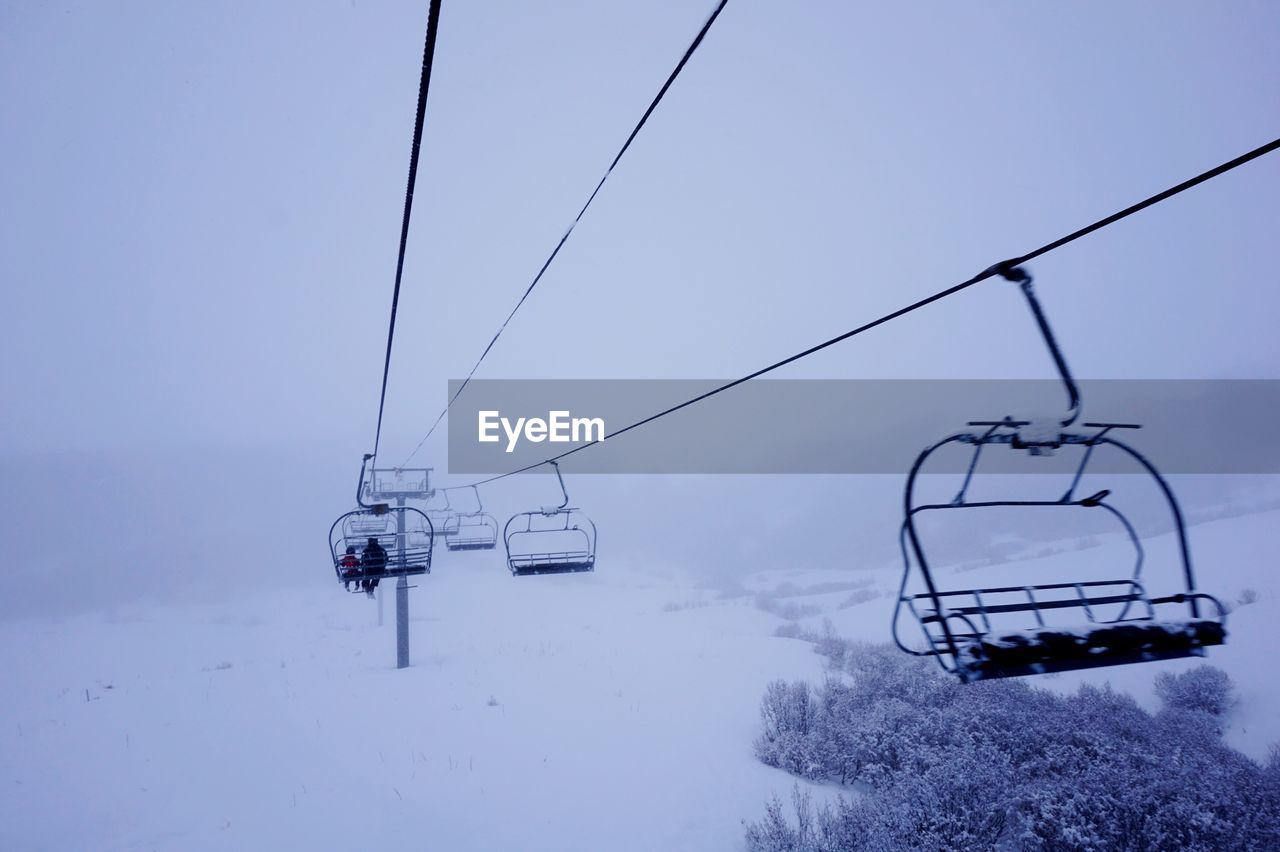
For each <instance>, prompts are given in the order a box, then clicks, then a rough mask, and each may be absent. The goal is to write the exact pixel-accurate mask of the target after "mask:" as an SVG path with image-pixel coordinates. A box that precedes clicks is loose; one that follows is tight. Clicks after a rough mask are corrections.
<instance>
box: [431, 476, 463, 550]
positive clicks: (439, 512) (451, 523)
mask: <svg viewBox="0 0 1280 852" xmlns="http://www.w3.org/2000/svg"><path fill="white" fill-rule="evenodd" d="M436 493H437V494H439V495H441V497H442V498H443V499H444V505H443V506H433V505H431V504H430V503H428V504H427V506H426V508H425V509H424V511H425V512H426V514H427V517H428V518H430V519H431V523H432V525H433V526H434V527H435V529H436V531H437V533H438V534H439V535H440V536H441V537H442V538H444V539H445V542H446V544H447V542H448V540H449V538H450V537H451V536H454V535H457V534H458V531H459V527H458V513H457V512H456V511H455V510H454V509H453V507H452V506H450V505H449V489H447V488H440V489H437V490H436Z"/></svg>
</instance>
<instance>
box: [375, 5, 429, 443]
mask: <svg viewBox="0 0 1280 852" xmlns="http://www.w3.org/2000/svg"><path fill="white" fill-rule="evenodd" d="M440 2H441V0H431V5H430V7H429V8H428V10H427V37H426V44H425V45H424V46H423V49H422V76H421V77H420V78H419V81H418V112H417V115H416V117H415V118H414V123H413V147H412V148H411V149H410V153H409V179H408V182H407V185H406V186H405V191H404V218H403V219H402V220H401V223H400V250H399V253H398V254H397V256H396V282H395V287H394V288H393V289H392V291H391V320H390V322H389V324H388V326H387V354H386V356H385V358H384V359H383V362H382V393H381V395H380V396H379V397H378V426H377V429H376V430H375V431H374V435H373V455H374V456H375V457H376V456H377V455H378V445H379V443H380V442H381V441H382V414H383V410H384V409H385V408H386V405H387V377H388V376H389V375H390V373H391V343H392V340H393V339H394V338H395V333H396V309H397V307H399V304H400V282H401V280H402V279H403V277H404V254H405V247H406V245H407V244H408V242H409V219H410V217H411V216H412V213H413V188H414V184H416V183H417V179H418V155H419V152H420V151H421V149H422V125H423V120H424V118H425V117H426V112H427V90H428V89H429V88H430V86H431V65H432V61H433V60H434V58H435V52H436V31H437V30H438V29H439V26H440Z"/></svg>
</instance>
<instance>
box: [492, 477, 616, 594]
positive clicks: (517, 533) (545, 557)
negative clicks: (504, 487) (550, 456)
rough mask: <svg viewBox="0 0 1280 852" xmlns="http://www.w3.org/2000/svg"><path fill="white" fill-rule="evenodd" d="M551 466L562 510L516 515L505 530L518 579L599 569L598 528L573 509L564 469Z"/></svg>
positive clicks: (554, 508) (512, 568)
mask: <svg viewBox="0 0 1280 852" xmlns="http://www.w3.org/2000/svg"><path fill="white" fill-rule="evenodd" d="M551 466H552V467H554V468H555V471H556V478H557V479H558V480H559V482H560V491H561V493H562V494H563V495H564V501H563V502H562V503H561V504H560V505H559V506H544V507H542V508H541V509H537V510H535V511H531V512H520V513H518V514H516V515H513V516H512V517H511V518H510V519H509V520H508V521H507V523H506V526H505V527H503V530H502V538H503V542H504V544H505V545H506V549H507V568H509V569H510V571H511V573H512V575H514V576H517V577H522V576H525V575H528V574H563V573H567V572H577V571H594V570H595V567H596V525H595V524H594V523H592V521H591V519H590V518H588V517H587V516H586V515H584V514H583V513H582V512H581V511H580V510H579V509H576V508H573V507H571V506H569V492H568V491H567V490H566V489H565V487H564V477H563V476H561V475H560V465H558V464H556V463H555V462H554V461H553V462H551Z"/></svg>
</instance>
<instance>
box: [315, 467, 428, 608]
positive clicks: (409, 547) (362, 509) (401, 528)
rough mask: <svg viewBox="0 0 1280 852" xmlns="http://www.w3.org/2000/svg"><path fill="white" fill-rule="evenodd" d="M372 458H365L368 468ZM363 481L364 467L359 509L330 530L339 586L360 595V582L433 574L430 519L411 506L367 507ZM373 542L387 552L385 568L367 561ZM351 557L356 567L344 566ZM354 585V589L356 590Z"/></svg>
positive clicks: (359, 492)
mask: <svg viewBox="0 0 1280 852" xmlns="http://www.w3.org/2000/svg"><path fill="white" fill-rule="evenodd" d="M369 458H370V456H365V464H367V463H368V461H369ZM364 477H365V465H361V468H360V481H359V483H358V484H357V485H356V503H357V506H358V507H359V508H357V509H354V510H353V511H350V512H347V513H346V514H343V515H340V516H339V517H338V519H337V520H336V521H334V522H333V526H331V527H329V555H330V557H331V558H332V561H333V570H334V573H335V574H336V575H337V577H338V582H339V583H341V584H343V586H344V587H346V588H348V590H349V591H360V583H359V581H360V580H365V579H373V578H377V579H384V578H387V577H401V576H408V575H414V574H429V573H431V551H432V546H433V544H434V542H435V530H434V528H433V527H432V525H431V519H430V518H428V517H427V515H426V514H425V513H423V512H421V511H419V510H418V509H415V508H412V507H410V506H389V505H388V504H386V503H373V504H369V503H365V502H364V500H363V496H364V494H365V493H366V483H365V478H364ZM371 540H372V541H376V542H377V543H378V545H379V546H380V547H381V548H382V549H383V550H384V551H386V564H385V565H384V566H377V565H376V564H375V565H373V566H370V565H369V564H368V561H367V560H365V559H364V556H365V550H366V549H367V548H368V546H369V542H370V541H371ZM349 549H350V550H351V551H352V552H351V553H350V554H349V553H348V550H349ZM352 555H353V556H355V557H356V560H355V561H356V562H357V564H356V565H354V566H351V565H344V564H343V562H344V560H346V559H347V557H348V556H352ZM347 561H349V560H347ZM351 584H354V585H355V589H354V590H353V589H351V588H350V586H351Z"/></svg>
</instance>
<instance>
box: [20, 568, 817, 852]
mask: <svg viewBox="0 0 1280 852" xmlns="http://www.w3.org/2000/svg"><path fill="white" fill-rule="evenodd" d="M322 567H323V566H322ZM317 576H318V582H317V584H316V586H314V587H312V588H308V589H305V590H300V592H299V594H298V595H297V596H296V597H285V596H275V595H273V596H270V597H263V598H259V599H254V600H250V601H248V602H246V603H242V604H240V605H232V606H219V607H216V608H194V607H192V608H182V609H178V608H172V609H146V608H141V607H138V608H135V609H130V610H128V611H121V612H117V613H115V614H114V615H112V616H110V617H105V618H104V617H96V618H94V617H84V618H77V619H73V620H66V621H62V622H60V623H51V622H47V621H46V622H34V621H27V622H11V623H7V624H4V625H2V626H0V636H2V637H3V639H2V640H0V641H2V643H3V647H4V648H6V649H7V651H8V653H6V654H5V655H4V659H3V662H0V679H2V680H3V683H4V685H5V686H4V690H3V698H0V715H2V716H3V718H4V720H5V728H4V731H3V734H0V772H2V774H0V783H3V785H4V795H3V797H0V848H4V849H25V850H35V849H139V850H143V849H148V850H149V849H269V848H298V849H314V850H328V849H358V848H369V849H371V848H378V849H387V850H391V849H423V848H430V849H602V848H609V849H717V848H720V849H730V848H737V847H738V846H739V845H740V842H741V836H742V827H741V820H742V819H743V818H747V817H749V818H754V817H755V816H756V814H757V813H758V811H759V809H760V807H761V806H762V803H763V802H764V801H765V799H767V798H768V797H769V796H770V794H771V793H772V792H774V791H778V792H779V793H781V794H783V795H785V794H786V792H787V791H788V790H789V789H790V787H791V783H792V782H791V779H790V778H788V777H786V776H784V775H782V774H781V773H778V772H776V771H774V770H771V769H768V768H766V767H764V766H762V765H760V764H759V763H757V762H756V761H755V760H754V758H753V757H752V753H751V740H752V739H753V737H754V736H755V735H756V733H757V728H758V715H757V714H758V707H759V701H760V696H761V695H762V694H763V691H764V688H765V684H766V683H767V682H768V681H770V680H771V679H773V678H777V677H811V676H815V675H817V674H818V672H819V663H820V660H819V658H818V657H817V656H816V655H815V654H813V653H812V652H811V650H810V649H809V647H808V646H806V645H803V644H802V643H798V642H790V641H783V640H779V639H776V638H773V636H772V632H773V630H774V628H775V626H776V625H777V623H778V622H777V619H776V618H775V617H774V616H771V615H768V614H766V613H763V612H761V611H759V610H757V609H755V608H754V607H753V606H751V605H750V602H749V601H747V600H738V601H735V602H731V603H727V604H718V605H711V606H694V607H686V606H685V604H686V602H688V601H700V600H705V598H700V597H699V593H698V591H697V590H695V589H691V588H688V587H684V588H681V587H673V586H672V585H670V581H666V582H664V583H663V584H661V585H654V584H653V581H652V580H651V579H649V578H647V577H645V576H642V575H620V574H619V573H618V572H617V571H610V570H603V569H602V570H601V571H599V572H598V573H596V574H591V575H576V576H548V577H529V578H520V579H513V578H512V577H510V576H509V575H508V574H507V573H506V570H505V568H504V567H503V566H502V563H501V560H500V559H498V558H497V557H495V556H494V555H493V554H459V555H456V558H455V555H453V554H448V555H444V556H443V557H442V558H441V560H440V562H439V564H438V567H437V568H436V570H435V572H434V573H433V574H432V575H431V576H429V577H425V578H422V579H421V581H420V583H419V587H418V588H417V589H414V590H413V591H411V592H410V594H411V612H412V645H413V655H414V660H413V662H414V665H413V667H412V668H411V669H408V670H404V671H396V670H395V668H394V662H395V645H394V641H395V628H394V607H393V606H388V607H387V620H386V626H385V627H382V628H378V627H376V605H375V604H374V603H373V602H371V601H368V600H367V599H365V598H364V597H363V596H358V595H350V596H348V595H344V594H342V593H341V592H340V591H339V590H338V588H337V587H336V584H333V583H332V582H330V581H329V578H328V577H323V572H318V574H317ZM321 577H323V581H320V579H319V578H321ZM389 603H390V601H389Z"/></svg>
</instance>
